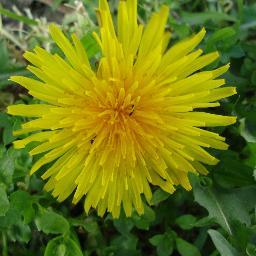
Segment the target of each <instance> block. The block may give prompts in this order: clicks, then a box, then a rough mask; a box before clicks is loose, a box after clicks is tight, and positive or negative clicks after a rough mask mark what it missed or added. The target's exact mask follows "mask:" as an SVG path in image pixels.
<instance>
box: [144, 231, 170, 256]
mask: <svg viewBox="0 0 256 256" xmlns="http://www.w3.org/2000/svg"><path fill="white" fill-rule="evenodd" d="M149 242H150V243H151V244H152V245H154V246H155V247H156V251H157V255H158V256H169V255H171V254H172V252H173V249H174V239H173V234H172V232H165V233H164V234H161V235H155V236H153V237H151V238H150V239H149Z"/></svg>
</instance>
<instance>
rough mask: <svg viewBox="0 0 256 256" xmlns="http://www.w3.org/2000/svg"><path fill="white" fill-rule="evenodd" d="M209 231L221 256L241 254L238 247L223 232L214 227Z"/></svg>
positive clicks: (237, 255)
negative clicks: (237, 249) (232, 244)
mask: <svg viewBox="0 0 256 256" xmlns="http://www.w3.org/2000/svg"><path fill="white" fill-rule="evenodd" d="M208 233H209V235H210V237H211V239H212V241H213V243H214V245H215V247H216V248H217V250H218V251H219V253H220V255H221V256H239V254H238V252H237V251H236V249H235V248H234V247H233V246H231V244H230V243H229V242H228V241H227V240H226V238H225V237H224V236H223V235H222V234H221V233H219V232H218V231H216V230H213V229H210V230H209V231H208Z"/></svg>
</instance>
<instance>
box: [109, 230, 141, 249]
mask: <svg viewBox="0 0 256 256" xmlns="http://www.w3.org/2000/svg"><path fill="white" fill-rule="evenodd" d="M137 243H138V237H137V236H135V235H133V234H128V235H125V236H123V235H120V236H117V237H115V238H114V239H112V241H111V245H113V246H115V248H116V249H117V251H120V252H121V251H122V250H129V251H136V247H137Z"/></svg>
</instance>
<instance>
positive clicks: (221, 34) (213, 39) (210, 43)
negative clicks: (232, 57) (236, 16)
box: [205, 27, 236, 52]
mask: <svg viewBox="0 0 256 256" xmlns="http://www.w3.org/2000/svg"><path fill="white" fill-rule="evenodd" d="M234 35H236V31H235V30H234V29H233V28H232V27H226V28H222V29H219V30H217V31H215V32H214V33H213V34H212V35H211V36H209V38H208V39H207V41H206V45H205V48H206V51H207V52H210V51H213V50H217V49H218V48H217V47H216V46H217V44H218V43H219V42H229V43H230V44H234V42H235V40H230V38H232V37H233V36H234Z"/></svg>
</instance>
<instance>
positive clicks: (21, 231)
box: [8, 220, 31, 243]
mask: <svg viewBox="0 0 256 256" xmlns="http://www.w3.org/2000/svg"><path fill="white" fill-rule="evenodd" d="M8 236H9V237H10V239H11V240H12V241H13V242H15V241H19V242H25V243H28V242H29V241H30V240H31V229H30V227H29V225H26V224H24V223H23V222H22V221H21V220H19V221H17V222H16V223H14V224H13V225H12V226H11V227H9V229H8Z"/></svg>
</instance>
